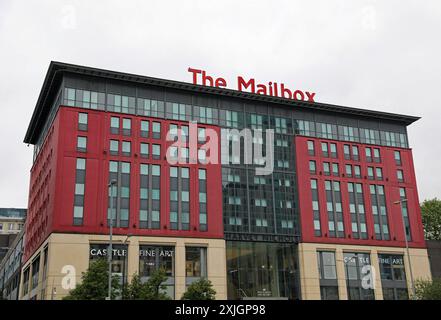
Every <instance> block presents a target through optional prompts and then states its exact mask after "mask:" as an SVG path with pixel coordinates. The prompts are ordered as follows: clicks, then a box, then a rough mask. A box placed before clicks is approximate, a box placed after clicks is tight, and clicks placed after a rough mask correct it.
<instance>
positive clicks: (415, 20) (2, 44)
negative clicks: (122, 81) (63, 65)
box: [0, 0, 441, 207]
mask: <svg viewBox="0 0 441 320" xmlns="http://www.w3.org/2000/svg"><path fill="white" fill-rule="evenodd" d="M440 37H441V1H439V0H434V1H429V0H424V1H417V0H415V1H403V0H397V1H373V0H370V1H367V0H366V1H346V0H342V1H329V0H327V1H310V0H308V1H305V0H304V1H293V0H289V1H226V0H223V1H207V0H202V1H188V0H187V1H182V0H180V1H145V0H142V1H141V0H140V1H109V0H105V1H104V0H103V1H87V0H84V1H75V0H72V1H60V0H52V1H50V0H39V1H24V0H0V48H1V50H0V72H1V77H0V108H1V111H2V112H1V116H0V137H1V138H0V150H1V151H0V152H1V160H0V161H1V165H0V207H27V197H28V188H29V170H30V168H31V165H32V146H30V147H27V146H26V145H25V144H24V143H23V138H24V135H25V132H26V129H27V127H28V123H29V120H30V118H31V115H32V112H33V109H34V107H35V103H36V101H37V97H38V94H39V92H40V89H41V85H42V83H43V79H44V76H45V74H46V71H47V68H48V65H49V62H50V61H51V60H57V61H63V62H69V63H75V64H82V65H87V66H93V67H98V68H105V69H111V70H116V71H123V72H129V73H137V74H141V75H148V76H154V77H160V78H166V79H175V80H181V81H187V82H190V81H191V76H190V74H189V73H188V72H187V68H188V67H189V66H192V67H195V68H202V69H205V70H207V71H208V72H210V73H211V74H213V75H217V76H223V77H225V78H226V79H227V80H229V82H231V84H230V83H229V85H230V86H231V88H232V89H235V83H233V80H234V79H235V78H236V76H237V75H244V76H247V77H250V76H253V77H255V78H256V80H257V81H262V82H265V81H266V82H267V81H276V82H279V83H280V82H284V83H285V84H286V85H287V86H288V87H289V88H301V89H304V90H311V91H314V92H316V93H317V94H316V97H315V99H316V101H319V102H327V103H333V104H339V105H345V106H352V107H361V108H367V109H373V110H381V111H388V112H396V113H403V114H409V115H417V116H421V117H422V119H421V120H419V121H417V122H416V123H414V124H412V125H411V126H410V127H409V130H408V132H409V140H410V145H411V147H412V149H413V153H414V161H415V170H416V175H417V180H418V187H419V194H420V200H421V201H422V200H423V199H425V198H431V197H435V196H437V197H441V181H440V165H439V164H440V157H441V125H440V118H441V111H440V107H441V97H440V93H441V41H440ZM233 84H234V85H233Z"/></svg>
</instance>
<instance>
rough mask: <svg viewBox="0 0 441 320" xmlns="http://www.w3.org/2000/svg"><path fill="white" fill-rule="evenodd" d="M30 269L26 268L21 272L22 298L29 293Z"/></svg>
mask: <svg viewBox="0 0 441 320" xmlns="http://www.w3.org/2000/svg"><path fill="white" fill-rule="evenodd" d="M30 272H31V268H30V267H27V268H26V269H25V271H24V272H23V296H25V295H27V294H28V293H29V276H30Z"/></svg>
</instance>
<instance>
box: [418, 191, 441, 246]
mask: <svg viewBox="0 0 441 320" xmlns="http://www.w3.org/2000/svg"><path fill="white" fill-rule="evenodd" d="M421 216H422V219H423V225H424V233H425V236H426V239H427V240H441V200H439V199H437V198H434V199H430V200H424V202H423V203H422V204H421Z"/></svg>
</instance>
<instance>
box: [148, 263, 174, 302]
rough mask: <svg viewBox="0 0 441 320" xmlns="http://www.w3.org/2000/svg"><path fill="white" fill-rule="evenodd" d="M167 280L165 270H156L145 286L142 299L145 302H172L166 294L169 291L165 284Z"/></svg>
mask: <svg viewBox="0 0 441 320" xmlns="http://www.w3.org/2000/svg"><path fill="white" fill-rule="evenodd" d="M166 280H167V273H166V272H165V270H164V269H163V268H160V269H157V270H155V271H154V272H153V273H152V275H151V276H150V278H149V280H148V281H147V282H146V283H145V284H144V288H143V290H142V295H141V298H142V299H145V300H170V297H169V296H168V295H167V294H166V293H165V292H164V291H165V289H167V286H166V285H165V284H164V282H165V281H166Z"/></svg>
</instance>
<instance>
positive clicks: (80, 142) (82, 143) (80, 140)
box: [77, 137, 87, 152]
mask: <svg viewBox="0 0 441 320" xmlns="http://www.w3.org/2000/svg"><path fill="white" fill-rule="evenodd" d="M86 150H87V138H86V137H77V151H80V152H86Z"/></svg>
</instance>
